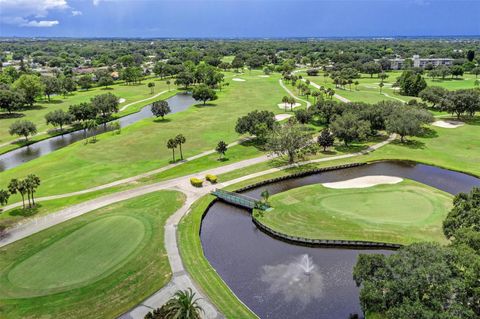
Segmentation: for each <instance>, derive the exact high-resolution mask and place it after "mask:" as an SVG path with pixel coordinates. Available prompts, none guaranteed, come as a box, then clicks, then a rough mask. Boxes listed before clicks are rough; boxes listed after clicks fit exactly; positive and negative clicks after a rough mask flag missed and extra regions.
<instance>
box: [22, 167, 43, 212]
mask: <svg viewBox="0 0 480 319" xmlns="http://www.w3.org/2000/svg"><path fill="white" fill-rule="evenodd" d="M25 186H26V188H27V193H28V195H29V197H31V199H32V205H33V206H35V199H34V194H35V191H36V189H37V187H38V186H40V177H38V176H37V175H35V174H30V175H28V176H27V178H26V179H25ZM28 201H29V202H30V198H29V199H28Z"/></svg>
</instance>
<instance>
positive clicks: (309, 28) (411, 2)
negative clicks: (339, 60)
mask: <svg viewBox="0 0 480 319" xmlns="http://www.w3.org/2000/svg"><path fill="white" fill-rule="evenodd" d="M441 35H480V0H336V1H331V0H310V1H304V0H297V1H295V0H216V1H212V0H190V1H184V0H176V1H174V0H0V36H28V37H31V36H36V37H39V36H56V37H217V38H221V37H341V36H441Z"/></svg>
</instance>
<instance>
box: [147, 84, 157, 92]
mask: <svg viewBox="0 0 480 319" xmlns="http://www.w3.org/2000/svg"><path fill="white" fill-rule="evenodd" d="M147 86H148V87H149V88H150V94H153V92H154V90H155V83H154V82H148V84H147Z"/></svg>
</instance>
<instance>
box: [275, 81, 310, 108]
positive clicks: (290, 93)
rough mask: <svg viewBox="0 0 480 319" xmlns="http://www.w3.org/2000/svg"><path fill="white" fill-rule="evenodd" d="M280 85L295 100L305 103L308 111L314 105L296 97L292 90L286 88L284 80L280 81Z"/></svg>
mask: <svg viewBox="0 0 480 319" xmlns="http://www.w3.org/2000/svg"><path fill="white" fill-rule="evenodd" d="M278 83H280V86H281V87H282V88H283V89H284V90H285V91H286V92H287V93H288V94H289V95H290V96H291V97H293V98H294V99H295V100H298V101H302V102H304V103H305V104H306V105H307V109H308V108H309V107H310V106H312V103H310V102H308V101H307V100H304V99H302V98H299V97H298V96H296V95H295V94H293V92H292V91H290V89H289V88H287V87H286V86H285V84H284V83H283V81H282V79H279V80H278Z"/></svg>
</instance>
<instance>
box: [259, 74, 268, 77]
mask: <svg viewBox="0 0 480 319" xmlns="http://www.w3.org/2000/svg"><path fill="white" fill-rule="evenodd" d="M259 77H261V78H269V77H270V75H266V74H264V75H259Z"/></svg>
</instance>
